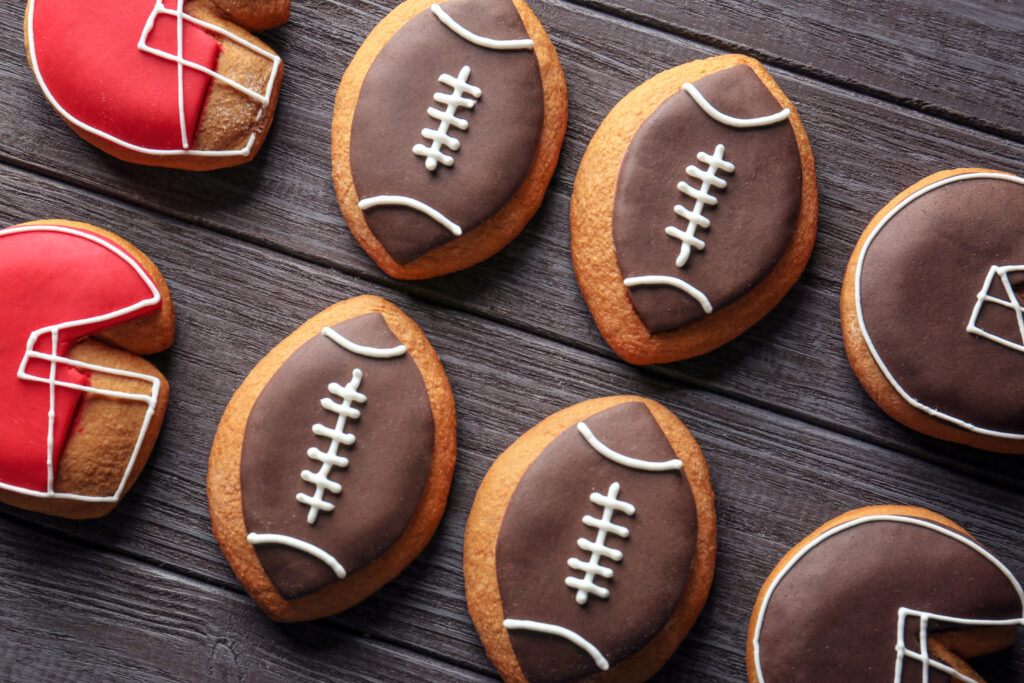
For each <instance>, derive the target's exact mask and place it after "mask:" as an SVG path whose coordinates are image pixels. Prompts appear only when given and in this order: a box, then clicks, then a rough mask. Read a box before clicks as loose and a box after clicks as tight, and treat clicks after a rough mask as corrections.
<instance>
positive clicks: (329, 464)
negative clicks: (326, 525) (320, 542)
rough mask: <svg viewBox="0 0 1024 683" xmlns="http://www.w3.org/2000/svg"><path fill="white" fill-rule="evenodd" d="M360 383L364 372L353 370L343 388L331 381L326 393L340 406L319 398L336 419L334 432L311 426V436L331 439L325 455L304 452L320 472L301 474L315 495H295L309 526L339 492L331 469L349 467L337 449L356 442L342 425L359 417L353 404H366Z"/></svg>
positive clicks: (328, 509) (315, 450) (329, 508)
mask: <svg viewBox="0 0 1024 683" xmlns="http://www.w3.org/2000/svg"><path fill="white" fill-rule="evenodd" d="M328 329H329V328H328ZM362 380H363V371H362V370H360V369H359V368H356V369H355V370H353V371H352V379H351V380H350V381H349V383H348V384H346V385H345V386H341V385H340V384H338V383H337V382H331V383H330V384H329V385H328V386H327V390H328V391H329V392H331V393H332V394H333V395H335V396H337V397H338V398H340V399H342V401H343V402H342V403H338V402H336V401H334V400H332V399H330V398H327V397H325V398H322V399H320V405H321V406H322V407H323V409H324V410H327V411H329V412H332V413H335V414H336V415H337V416H338V420H337V422H336V423H335V425H334V428H333V429H332V428H330V427H326V426H325V425H322V424H320V423H317V424H315V425H313V433H314V434H316V435H317V436H321V437H324V438H327V439H330V440H331V445H330V446H329V447H328V449H327V451H326V452H325V451H322V450H320V449H319V448H316V447H310V449H309V450H308V451H306V455H308V456H309V459H310V460H316V461H318V462H320V463H321V465H320V469H319V470H318V471H317V472H312V471H310V470H303V471H302V474H301V475H300V476H301V477H302V481H304V482H306V483H308V484H313V485H314V486H316V492H315V493H314V494H313V495H312V496H309V495H306V494H305V493H298V494H296V496H295V499H296V500H298V501H299V502H300V503H302V504H303V505H308V506H309V514H308V515H307V516H306V522H307V523H309V524H315V523H316V519H317V516H318V515H319V514H320V512H321V511H324V512H331V511H332V510H334V504H333V503H329V502H327V501H325V500H324V495H325V494H326V492H327V491H330V492H331V493H333V494H334V495H338V494H340V493H341V484H339V483H338V482H336V481H331V480H330V478H329V477H330V474H331V470H332V469H333V468H335V467H340V468H342V469H344V468H346V467H348V458H346V457H344V456H340V455H338V448H339V447H340V446H341V445H345V446H351V445H352V444H354V443H355V442H356V437H355V435H354V434H350V433H348V432H346V431H345V422H346V421H347V420H349V419H353V420H355V419H358V418H359V409H358V408H353V407H352V404H353V403H366V396H364V395H363V394H360V393H359V384H360V382H362Z"/></svg>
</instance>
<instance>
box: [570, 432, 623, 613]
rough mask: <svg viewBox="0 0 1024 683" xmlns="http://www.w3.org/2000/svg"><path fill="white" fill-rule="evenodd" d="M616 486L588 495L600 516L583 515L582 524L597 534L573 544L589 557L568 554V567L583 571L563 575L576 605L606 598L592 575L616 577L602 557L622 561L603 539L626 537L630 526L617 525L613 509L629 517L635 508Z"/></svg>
mask: <svg viewBox="0 0 1024 683" xmlns="http://www.w3.org/2000/svg"><path fill="white" fill-rule="evenodd" d="M580 424H582V423H580ZM619 488H620V487H619V482H617V481H616V482H613V483H612V485H611V486H609V487H608V494H607V495H605V494H602V493H598V492H597V491H595V492H593V493H591V494H590V502H591V503H593V504H594V505H597V506H599V507H600V508H601V510H602V513H601V519H597V518H596V517H592V516H590V515H585V516H584V517H583V524H584V525H585V526H588V527H590V528H591V529H597V537H596V538H595V539H594V540H593V541H591V540H590V539H588V538H584V537H580V538H578V539H577V540H576V545H577V546H579V548H580V550H582V551H583V552H585V553H590V559H589V560H587V561H586V562H584V561H583V560H580V559H579V558H576V557H570V558H569V561H568V565H569V568H570V569H572V570H574V571H578V572H583V578H582V579H580V578H578V577H575V576H572V575H570V576H567V577H566V578H565V585H566V586H568V587H569V588H574V589H576V604H578V605H585V604H587V599H588V598H589V597H590V596H591V595H596V596H597V597H599V598H604V599H606V600H607V599H608V596H609V594H610V591H609V590H608V589H607V588H605V587H603V586H598V585H597V584H596V583H594V577H597V576H600V577H601V578H604V579H611V578H612V577H613V576H615V571H614V570H613V569H612V568H611V567H605V566H602V565H601V562H602V560H604V559H606V558H607V559H609V560H611V561H612V562H621V561H622V551H621V550H617V549H615V548H611V547H609V546H608V545H607V544H606V541H607V540H608V534H614V535H615V536H618V537H619V538H629V529H627V528H626V527H624V526H621V525H619V524H613V523H612V517H613V516H614V515H615V513H616V512H618V513H621V514H624V515H629V516H630V517H632V516H633V514H634V513H635V512H636V508H635V507H633V505H632V504H630V503H627V502H626V501H624V500H619Z"/></svg>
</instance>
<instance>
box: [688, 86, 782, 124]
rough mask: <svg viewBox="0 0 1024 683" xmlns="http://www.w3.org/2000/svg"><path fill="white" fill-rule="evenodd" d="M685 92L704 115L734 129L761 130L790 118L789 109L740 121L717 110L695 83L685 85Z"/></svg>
mask: <svg viewBox="0 0 1024 683" xmlns="http://www.w3.org/2000/svg"><path fill="white" fill-rule="evenodd" d="M683 90H685V91H686V93H687V94H688V95H689V96H690V97H692V98H693V101H694V102H696V103H697V106H698V107H700V108H701V109H703V110H704V113H705V114H707V115H708V116H710V117H711V118H713V119H714V120H715V121H718V122H719V123H721V124H724V125H726V126H731V127H733V128H761V127H763V126H771V125H774V124H776V123H779V122H780V121H785V120H786V119H788V118H789V114H790V111H789V107H786V108H785V109H782V110H780V111H777V112H775V113H774V114H769V115H768V116H755V117H754V118H749V119H738V118H736V117H735V116H729V115H728V114H724V113H722V112H721V111H719V110H718V109H715V107H714V105H712V104H711V103H710V102H708V101H707V100H706V99H705V98H704V95H702V94H701V92H700V91H699V90H697V87H696V86H695V85H694V84H693V83H683Z"/></svg>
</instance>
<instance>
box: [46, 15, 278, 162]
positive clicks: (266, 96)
mask: <svg viewBox="0 0 1024 683" xmlns="http://www.w3.org/2000/svg"><path fill="white" fill-rule="evenodd" d="M179 2H181V0H179ZM158 14H174V15H179V14H180V19H179V22H184V21H187V22H190V23H192V24H195V25H196V26H199V27H201V28H203V29H204V30H205V31H207V32H210V33H214V34H216V35H219V36H221V37H223V38H226V39H228V40H231V41H233V42H235V43H237V44H239V45H242V46H243V47H246V48H248V49H249V50H251V51H252V52H254V53H256V54H258V55H260V56H261V57H264V58H266V59H268V60H270V62H271V67H270V77H269V78H268V79H267V87H266V88H265V89H264V92H263V93H257V92H255V91H253V90H251V89H249V88H246V87H245V86H243V85H242V84H241V83H238V82H237V81H233V80H231V79H228V78H225V77H224V76H222V75H220V74H218V73H216V72H214V71H211V70H210V69H207V68H206V67H203V66H201V65H199V64H195V63H193V62H189V61H187V60H185V59H182V58H180V57H179V56H178V55H172V54H170V53H168V52H162V51H159V50H154V49H153V48H150V47H149V46H148V45H146V44H145V40H146V38H147V37H148V36H149V32H150V31H152V29H153V25H154V24H155V22H156V17H157V15H158ZM27 16H28V51H29V54H30V56H31V61H32V71H33V73H34V74H35V77H36V81H37V82H38V83H39V87H40V88H41V89H42V91H43V95H45V96H46V99H47V100H48V101H49V102H50V105H51V106H52V107H53V108H54V109H56V110H57V113H59V114H60V115H61V116H62V117H63V118H64V119H66V120H67V121H69V122H70V123H72V124H74V125H75V126H76V127H77V128H81V129H82V130H84V131H86V132H88V133H91V134H92V135H95V136H97V137H100V138H103V139H104V140H106V141H107V142H111V143H113V144H115V145H118V146H120V147H123V148H125V149H127V150H131V151H133V152H139V153H140V154H150V155H153V156H200V157H202V156H205V157H229V156H242V157H245V156H249V154H250V153H251V152H252V148H253V145H254V144H255V143H256V134H255V133H252V134H251V135H250V136H249V140H248V142H246V144H245V146H244V147H242V148H241V149H226V150H200V149H186V147H187V145H182V148H181V149H155V148H152V147H142V146H140V145H134V144H132V143H130V142H127V141H126V140H122V139H121V138H118V137H116V136H114V135H111V134H110V133H108V132H106V131H103V130H100V129H99V128H95V127H93V126H90V125H88V124H86V123H84V122H82V121H80V120H78V118H76V117H75V116H74V115H72V114H71V113H70V112H69V111H68V110H66V109H65V108H64V107H62V106H61V104H60V103H59V102H58V101H57V99H56V98H55V97H54V96H53V93H51V92H50V88H49V87H48V86H47V85H46V81H45V80H44V79H43V75H42V73H40V71H39V60H38V59H37V57H36V44H35V0H29V5H28V10H27ZM179 30H181V29H180V28H179ZM138 48H139V49H140V50H142V51H143V52H148V53H150V54H153V55H154V56H159V57H162V58H164V59H170V60H171V61H174V62H177V63H178V66H179V71H180V69H181V68H182V67H185V66H187V67H189V68H192V69H195V70H197V71H201V72H203V73H205V74H206V75H208V76H210V77H211V78H213V79H214V80H216V81H217V82H219V83H222V84H224V85H226V86H228V87H230V88H233V89H234V90H237V91H238V92H240V93H242V94H244V95H247V96H249V97H252V98H253V99H255V100H256V101H257V102H259V103H260V109H259V111H258V112H257V113H256V120H257V121H259V120H260V119H262V118H263V115H264V114H265V113H266V109H267V106H268V104H269V103H270V97H271V93H272V92H273V88H274V82H275V81H276V80H277V73H278V71H280V69H281V58H280V57H279V56H277V55H275V54H274V53H272V52H269V51H268V50H264V49H263V48H261V47H259V46H258V45H256V44H255V43H252V42H250V41H248V40H245V39H244V38H241V37H240V36H237V35H235V34H234V33H232V32H231V31H228V30H225V29H223V28H221V27H220V26H217V25H215V24H211V23H209V22H205V21H201V20H199V19H196V18H195V17H193V16H190V15H188V14H185V13H184V12H182V11H181V10H180V5H179V10H178V11H173V10H168V9H166V8H165V7H163V3H162V0H156V5H155V6H154V8H153V12H152V13H151V14H150V17H149V20H148V21H147V23H146V25H145V26H144V28H143V33H142V36H141V37H140V38H139V45H138ZM180 88H181V84H180V81H179V97H178V106H179V118H184V97H183V96H182V95H181V92H180Z"/></svg>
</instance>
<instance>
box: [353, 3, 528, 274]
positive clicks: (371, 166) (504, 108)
mask: <svg viewBox="0 0 1024 683" xmlns="http://www.w3.org/2000/svg"><path fill="white" fill-rule="evenodd" d="M442 8H443V9H444V11H445V12H447V13H448V15H449V16H451V17H452V18H453V19H455V20H456V21H457V22H458V23H459V24H461V25H462V26H463V27H465V28H467V29H468V30H470V31H472V32H473V33H476V34H478V35H481V36H484V37H488V38H494V39H498V40H508V39H521V38H527V37H528V36H527V34H526V29H525V28H524V27H523V23H522V20H521V19H520V18H519V13H518V12H517V11H516V8H515V6H514V5H513V4H512V3H511V2H510V0H450V1H449V2H445V3H443V5H442ZM463 66H469V67H470V75H469V79H468V82H469V83H470V84H471V85H475V86H477V87H478V88H480V89H481V90H482V91H483V92H482V94H481V96H480V99H479V101H477V103H476V105H475V106H474V107H473V108H472V109H466V108H460V109H458V111H457V112H456V113H455V116H457V117H458V118H461V119H464V120H466V121H467V122H468V124H469V127H468V129H467V130H464V131H463V130H459V129H457V128H456V127H455V126H452V127H451V128H450V129H449V131H448V134H449V135H451V136H453V137H455V138H457V139H458V140H459V143H460V145H459V149H458V151H453V150H450V149H447V148H445V147H442V148H441V151H442V152H444V153H445V154H447V155H449V156H451V157H452V158H453V159H454V160H455V162H454V165H453V166H451V167H446V166H443V165H441V164H440V163H439V164H438V166H437V169H435V170H434V171H429V170H427V168H426V167H425V166H424V158H423V157H422V156H418V155H416V154H413V151H412V149H413V146H415V145H417V144H423V145H425V146H427V147H430V145H431V142H430V141H429V140H427V139H425V138H423V137H422V135H421V131H422V130H423V129H424V128H429V129H436V128H437V127H438V125H439V121H438V120H437V119H434V118H432V117H430V116H429V115H428V114H427V108H428V107H433V108H436V109H439V110H441V111H444V110H445V105H442V104H439V103H438V102H435V101H434V93H435V92H442V93H446V94H450V93H451V92H452V90H451V88H450V87H448V86H446V85H443V84H441V83H440V82H438V80H437V79H438V76H440V75H441V74H445V73H446V74H451V75H452V76H453V77H457V76H458V74H459V72H460V70H461V69H462V67H463ZM543 123H544V93H543V90H542V87H541V78H540V68H539V66H538V64H537V58H536V56H535V55H534V53H533V50H531V49H524V50H491V49H487V48H482V47H478V46H477V45H474V44H473V43H470V42H468V41H466V40H463V39H462V38H460V37H459V36H458V35H456V34H455V33H454V32H453V31H452V30H451V29H449V28H447V27H446V26H445V25H444V24H442V23H441V21H440V20H439V19H438V18H437V17H436V16H434V14H433V12H431V11H430V9H429V8H428V9H426V10H424V11H423V12H421V13H420V14H418V15H416V16H415V17H413V18H412V19H411V20H409V21H408V22H407V23H406V24H405V25H404V26H403V27H402V28H401V29H399V30H398V32H397V33H395V35H394V36H393V37H392V38H391V40H390V41H389V42H388V43H387V44H386V45H385V46H384V47H383V49H382V50H381V51H380V54H379V55H378V56H377V58H376V59H375V60H374V62H373V65H372V66H371V67H370V70H369V71H368V72H367V74H366V78H365V79H364V81H363V86H362V90H361V91H360V94H359V100H358V102H357V104H356V108H355V113H354V116H353V120H352V137H351V140H352V142H351V164H352V179H353V182H354V184H355V188H356V193H357V194H358V196H359V198H360V199H366V198H368V197H374V196H378V195H403V196H407V197H411V198H413V199H416V200H418V201H421V202H424V203H426V204H427V205H429V206H431V207H433V208H434V209H436V210H437V211H440V212H441V213H442V214H443V215H444V216H446V217H447V218H448V219H450V220H451V221H453V222H454V223H456V224H457V225H459V226H460V227H461V228H462V232H463V234H465V233H466V232H468V231H469V230H472V229H473V228H475V227H477V226H478V225H480V224H481V223H483V222H484V221H485V220H487V219H488V218H490V217H491V216H493V215H494V214H496V213H497V212H498V211H499V210H500V209H501V207H503V206H504V205H505V204H506V203H507V202H508V201H509V200H510V199H511V198H512V196H513V195H514V194H515V192H516V191H517V190H518V189H519V186H520V185H521V184H522V182H523V180H524V179H525V177H526V173H527V171H529V169H530V166H531V164H532V163H533V157H534V155H535V153H536V151H537V144H538V142H539V140H540V132H541V127H542V125H543ZM365 215H366V222H367V225H368V226H369V227H370V230H372V231H373V234H374V236H376V238H377V239H378V240H380V243H381V244H382V245H383V246H384V248H385V249H386V250H387V251H388V253H389V254H390V255H391V257H392V258H394V259H395V261H397V262H398V263H400V264H406V263H408V262H410V261H412V260H413V259H415V258H417V257H418V256H421V255H423V254H425V253H426V252H427V251H429V250H431V249H433V248H434V247H437V246H440V245H442V244H445V243H446V242H450V241H451V240H453V239H455V236H454V235H453V234H452V233H451V232H449V231H448V230H447V229H446V228H444V227H443V226H442V225H440V224H439V223H437V222H436V221H434V219H432V218H430V217H428V216H426V215H425V214H423V213H420V212H419V211H416V210H414V209H409V208H404V207H393V206H392V207H383V206H378V207H374V208H369V209H366V211H365Z"/></svg>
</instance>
